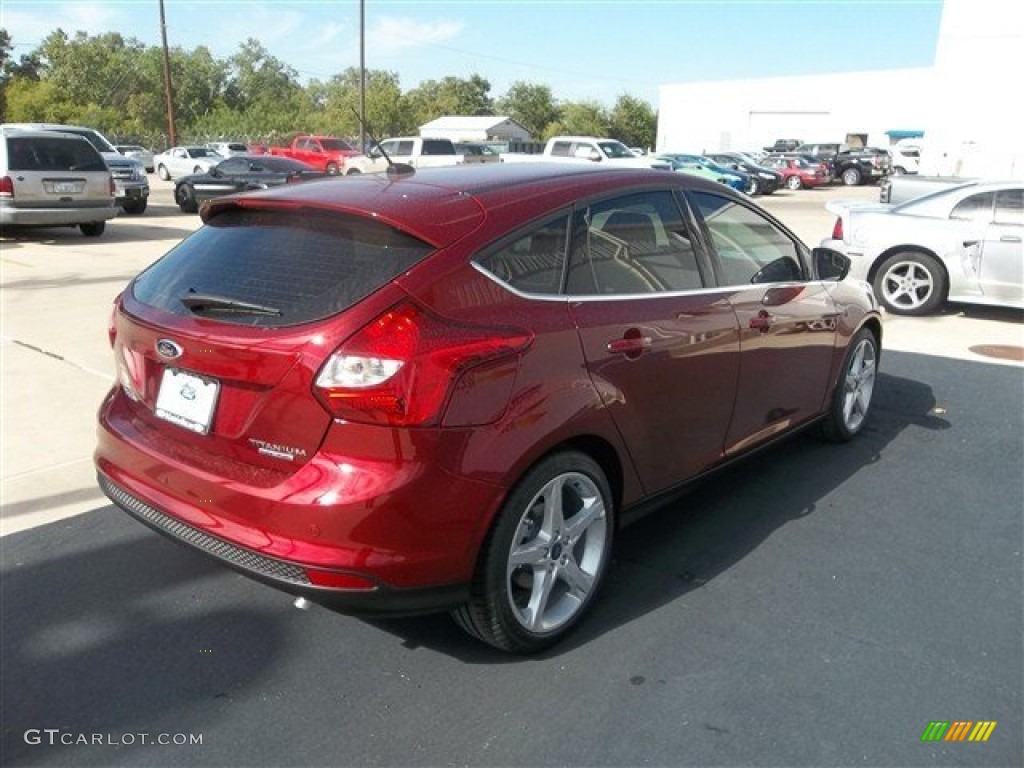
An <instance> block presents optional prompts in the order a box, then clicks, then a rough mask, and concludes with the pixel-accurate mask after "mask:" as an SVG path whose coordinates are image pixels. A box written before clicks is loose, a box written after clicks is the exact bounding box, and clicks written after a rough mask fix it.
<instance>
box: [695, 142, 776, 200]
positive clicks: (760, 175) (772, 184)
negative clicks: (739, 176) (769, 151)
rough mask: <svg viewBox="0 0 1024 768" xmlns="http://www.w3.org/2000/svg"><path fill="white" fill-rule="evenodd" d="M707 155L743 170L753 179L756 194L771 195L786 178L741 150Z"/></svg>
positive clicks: (726, 165)
mask: <svg viewBox="0 0 1024 768" xmlns="http://www.w3.org/2000/svg"><path fill="white" fill-rule="evenodd" d="M706 157H708V158H710V159H711V160H714V161H715V162H716V163H718V164H719V165H722V166H725V167H726V168H732V169H733V170H737V171H743V172H744V173H746V174H748V175H749V176H750V177H751V179H752V185H753V191H752V193H751V194H755V195H770V194H771V193H772V192H774V191H775V190H777V189H778V188H779V187H781V186H782V184H783V182H784V181H785V178H784V177H783V175H782V174H781V173H779V172H778V171H774V170H772V169H771V168H768V167H767V166H764V165H761V164H760V163H756V162H754V160H753V158H751V157H747V156H746V155H743V154H741V153H739V152H709V153H708V154H707V155H706Z"/></svg>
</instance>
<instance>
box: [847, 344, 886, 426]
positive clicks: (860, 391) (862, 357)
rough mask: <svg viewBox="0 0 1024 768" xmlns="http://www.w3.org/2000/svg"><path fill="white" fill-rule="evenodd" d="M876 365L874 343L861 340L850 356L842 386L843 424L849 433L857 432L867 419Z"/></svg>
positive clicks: (873, 388)
mask: <svg viewBox="0 0 1024 768" xmlns="http://www.w3.org/2000/svg"><path fill="white" fill-rule="evenodd" d="M877 363H878V360H877V357H876V353H875V345H874V343H873V342H872V341H871V340H869V339H866V338H865V339H861V340H860V342H858V344H857V346H856V348H855V349H854V351H853V354H852V355H851V356H850V364H849V366H847V369H846V375H845V377H844V380H843V385H842V386H843V395H842V397H843V403H842V409H843V422H844V424H845V425H846V429H847V430H849V431H850V432H857V431H858V430H859V429H860V427H861V425H862V424H863V423H864V419H866V418H867V415H868V408H869V407H870V406H871V395H872V393H873V392H874V391H875V376H876V373H877V370H878V365H877Z"/></svg>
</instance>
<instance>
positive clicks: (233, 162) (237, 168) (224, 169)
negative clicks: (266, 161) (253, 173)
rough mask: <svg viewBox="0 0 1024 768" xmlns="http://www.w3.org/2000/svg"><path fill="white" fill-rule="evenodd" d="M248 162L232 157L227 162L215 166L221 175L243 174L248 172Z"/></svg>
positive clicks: (223, 161)
mask: <svg viewBox="0 0 1024 768" xmlns="http://www.w3.org/2000/svg"><path fill="white" fill-rule="evenodd" d="M248 165H249V162H248V161H247V160H241V159H239V158H237V157H232V158H229V159H227V160H222V161H221V162H219V163H218V164H217V170H219V171H220V172H221V173H244V172H245V171H247V170H249V168H248Z"/></svg>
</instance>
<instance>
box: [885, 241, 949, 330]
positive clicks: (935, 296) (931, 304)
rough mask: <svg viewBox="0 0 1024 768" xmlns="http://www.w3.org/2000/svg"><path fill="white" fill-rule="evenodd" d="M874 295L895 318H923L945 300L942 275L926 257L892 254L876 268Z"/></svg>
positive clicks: (942, 272) (943, 276)
mask: <svg viewBox="0 0 1024 768" xmlns="http://www.w3.org/2000/svg"><path fill="white" fill-rule="evenodd" d="M874 289H875V295H876V296H877V297H878V300H879V301H880V302H882V304H883V305H884V306H885V308H886V309H888V310H889V311H890V312H892V313H894V314H897V315H926V314H928V313H930V312H934V311H935V310H936V309H938V307H939V305H940V304H942V302H943V301H945V298H946V273H945V272H944V271H943V270H942V267H941V265H940V264H939V262H938V261H937V260H936V259H935V258H933V257H932V256H929V255H928V254H926V253H915V252H902V253H894V254H893V255H892V256H890V257H889V258H887V259H886V260H885V261H883V262H882V264H881V265H880V266H879V267H878V271H877V272H875V278H874Z"/></svg>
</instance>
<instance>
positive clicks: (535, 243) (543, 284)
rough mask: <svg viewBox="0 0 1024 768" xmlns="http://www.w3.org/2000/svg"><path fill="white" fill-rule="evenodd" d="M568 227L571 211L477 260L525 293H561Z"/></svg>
mask: <svg viewBox="0 0 1024 768" xmlns="http://www.w3.org/2000/svg"><path fill="white" fill-rule="evenodd" d="M568 227H569V216H568V214H566V215H564V216H559V217H558V218H557V219H555V220H554V221H550V222H548V223H546V224H544V225H543V226H540V227H537V228H534V229H531V230H530V231H529V232H528V233H527V234H525V235H522V236H520V237H517V238H516V239H515V240H514V241H513V242H511V243H509V244H507V245H503V246H501V247H499V248H498V250H495V251H492V252H490V253H487V254H485V255H483V256H481V257H480V258H478V259H477V260H476V263H477V264H478V265H480V266H481V267H483V268H484V269H486V270H487V271H488V272H490V273H491V274H492V275H494V276H495V277H496V278H498V279H499V280H501V281H502V282H504V283H507V284H508V285H510V286H512V287H513V288H515V289H516V290H518V291H522V292H523V293H533V294H541V295H553V294H557V293H560V292H561V289H562V275H563V274H564V272H565V244H566V240H567V236H568Z"/></svg>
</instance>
